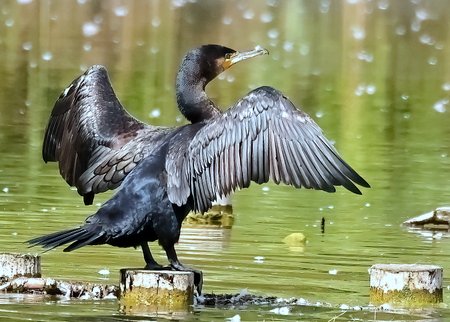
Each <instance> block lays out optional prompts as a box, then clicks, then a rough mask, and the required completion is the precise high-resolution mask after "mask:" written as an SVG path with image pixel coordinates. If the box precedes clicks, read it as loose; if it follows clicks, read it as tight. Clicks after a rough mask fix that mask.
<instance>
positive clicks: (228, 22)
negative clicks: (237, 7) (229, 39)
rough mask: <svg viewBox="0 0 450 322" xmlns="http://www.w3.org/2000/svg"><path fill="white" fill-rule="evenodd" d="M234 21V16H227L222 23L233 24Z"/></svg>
mask: <svg viewBox="0 0 450 322" xmlns="http://www.w3.org/2000/svg"><path fill="white" fill-rule="evenodd" d="M232 22H233V18H231V17H228V16H225V17H223V18H222V23H223V24H224V25H231V23H232Z"/></svg>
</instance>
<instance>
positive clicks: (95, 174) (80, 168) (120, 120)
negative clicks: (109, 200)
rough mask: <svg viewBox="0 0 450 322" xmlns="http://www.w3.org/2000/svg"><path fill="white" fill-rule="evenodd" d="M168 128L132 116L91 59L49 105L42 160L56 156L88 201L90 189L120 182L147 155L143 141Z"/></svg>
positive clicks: (68, 178) (68, 179) (100, 189)
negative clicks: (49, 110) (85, 68)
mask: <svg viewBox="0 0 450 322" xmlns="http://www.w3.org/2000/svg"><path fill="white" fill-rule="evenodd" d="M165 133H167V130H164V128H163V129H161V128H159V127H154V126H150V125H147V124H145V123H142V122H140V121H138V120H136V119H135V118H134V117H132V116H131V115H130V114H128V112H126V111H125V109H124V108H123V107H122V105H121V104H120V102H119V100H118V99H117V97H116V95H115V93H114V91H113V89H112V86H111V83H110V81H109V77H108V74H107V71H106V69H105V68H104V67H103V66H100V65H95V66H92V67H90V68H89V69H88V70H87V71H86V72H85V73H84V74H83V75H81V76H80V77H78V78H77V79H75V80H74V81H73V82H72V83H71V84H70V85H69V86H68V87H67V88H66V89H65V90H64V91H63V93H62V94H61V95H60V97H59V98H58V100H57V101H56V103H55V106H54V107H53V110H52V113H51V115H50V120H49V123H48V126H47V129H46V131H45V137H44V144H43V149H42V155H43V158H44V161H45V162H48V161H58V162H59V169H60V173H61V176H62V177H63V178H64V179H65V180H66V182H67V183H68V184H69V185H71V186H75V187H77V189H78V192H79V193H80V194H81V195H83V196H84V197H85V203H86V204H90V203H92V200H93V197H94V194H96V193H99V192H104V191H106V190H109V189H114V188H116V187H118V186H119V185H120V184H121V182H122V180H123V179H124V178H125V176H126V175H127V174H128V173H129V172H130V171H131V170H132V169H133V168H134V167H135V166H136V164H137V163H139V161H140V160H142V159H143V158H144V157H145V156H147V155H149V154H150V153H151V151H152V150H153V148H154V146H152V145H148V144H145V143H146V141H147V140H149V139H150V138H151V137H152V136H153V137H158V136H159V135H164V134H165Z"/></svg>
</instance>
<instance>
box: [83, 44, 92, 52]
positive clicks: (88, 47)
mask: <svg viewBox="0 0 450 322" xmlns="http://www.w3.org/2000/svg"><path fill="white" fill-rule="evenodd" d="M91 49H92V45H91V44H90V43H88V42H87V43H85V44H84V45H83V50H84V51H91Z"/></svg>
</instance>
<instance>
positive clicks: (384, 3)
mask: <svg viewBox="0 0 450 322" xmlns="http://www.w3.org/2000/svg"><path fill="white" fill-rule="evenodd" d="M388 8H389V2H388V0H381V1H379V2H378V9H380V10H386V9H388Z"/></svg>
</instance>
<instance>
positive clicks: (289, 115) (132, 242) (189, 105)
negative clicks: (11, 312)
mask: <svg viewBox="0 0 450 322" xmlns="http://www.w3.org/2000/svg"><path fill="white" fill-rule="evenodd" d="M263 54H268V52H267V50H265V49H262V48H255V49H254V50H251V51H246V52H237V51H235V50H233V49H230V48H227V47H223V46H219V45H205V46H202V47H200V48H197V49H194V50H191V51H190V52H188V53H187V55H186V56H185V57H184V59H183V61H182V63H181V67H180V69H179V71H178V74H177V77H176V95H177V103H178V108H179V109H180V111H181V112H182V113H183V115H184V116H185V117H186V118H187V119H188V120H189V121H190V124H188V125H184V126H180V127H174V128H167V127H156V126H152V125H148V124H144V123H142V122H140V121H138V120H136V119H135V118H134V117H132V116H131V115H130V114H128V113H127V112H126V111H125V109H124V108H123V107H122V105H121V104H120V102H119V100H118V99H117V97H116V95H115V94H114V91H113V89H112V87H111V83H110V81H109V78H108V74H107V71H106V69H105V68H104V67H102V66H99V65H96V66H92V67H90V68H89V69H88V70H87V71H86V72H85V73H84V74H83V75H81V76H80V77H78V78H77V79H76V80H74V81H73V82H72V84H70V85H69V87H67V88H66V89H65V90H64V92H63V93H62V94H61V96H60V97H59V98H58V100H57V101H56V103H55V106H54V108H53V111H52V113H51V116H50V120H49V123H48V126H47V129H46V133H45V138H44V145H43V158H44V161H45V162H48V161H57V162H59V169H60V173H61V175H62V177H63V178H64V179H65V180H66V181H67V183H68V184H69V185H71V186H75V187H77V189H78V192H79V194H80V195H82V196H83V198H84V203H85V204H91V203H92V202H93V199H94V195H95V194H96V193H99V192H103V191H106V190H108V189H114V188H116V187H118V186H121V187H120V189H119V190H118V191H117V193H116V194H115V195H114V196H113V197H112V198H111V199H110V200H108V201H107V202H105V203H104V204H103V205H102V206H101V208H100V209H99V210H98V211H97V212H96V213H95V214H93V215H91V216H89V217H88V218H87V219H86V221H85V223H84V224H83V225H82V226H80V227H78V228H74V229H70V230H66V231H62V232H56V233H53V234H49V235H46V236H42V237H38V238H34V239H32V240H30V241H29V243H30V244H31V245H41V246H43V247H44V248H47V249H52V248H54V247H58V246H61V245H63V244H66V243H70V245H69V246H68V247H66V248H65V249H64V251H72V250H75V249H77V248H80V247H82V246H86V245H98V244H110V245H113V246H118V247H136V246H141V247H142V250H143V253H144V259H145V263H146V268H147V269H160V268H162V266H161V265H159V264H158V263H157V262H156V261H155V260H154V259H153V257H152V254H151V252H150V249H149V246H148V244H147V243H148V242H151V241H155V240H158V241H159V244H160V245H161V246H162V247H163V249H164V250H165V252H166V254H167V258H168V260H169V263H170V268H171V269H175V270H191V269H190V268H187V267H185V266H184V265H183V264H181V263H180V261H179V260H178V257H177V254H176V252H175V248H174V245H175V243H176V242H178V239H179V236H180V228H181V223H182V221H183V219H184V218H185V217H186V215H187V214H188V212H189V211H196V212H205V211H206V210H208V209H209V208H210V207H211V202H212V201H214V199H216V197H217V196H223V195H227V194H229V193H231V192H232V191H234V190H236V189H240V188H246V187H248V186H249V185H250V182H251V181H254V182H257V183H259V184H261V183H264V182H267V181H269V179H271V180H273V181H274V182H275V183H277V184H279V183H281V182H282V183H284V184H288V185H292V186H294V187H296V188H301V187H304V188H308V189H318V190H324V191H327V192H334V191H335V186H339V185H342V186H344V187H345V188H347V189H348V190H350V191H351V192H353V193H357V194H361V192H360V190H359V189H358V188H357V187H356V186H355V184H354V183H353V182H355V183H357V184H359V185H361V186H364V187H369V184H368V183H367V182H366V181H365V180H364V179H363V178H362V177H361V176H359V175H358V174H357V173H356V172H355V171H354V170H353V169H352V168H351V167H350V166H349V165H348V164H347V163H346V162H345V161H344V160H342V158H341V157H340V156H339V154H338V153H337V152H336V150H335V149H334V148H333V146H332V145H331V144H330V142H329V141H328V140H327V139H326V138H325V137H324V135H323V134H322V131H321V129H320V128H319V126H318V125H317V124H316V123H315V122H314V121H313V120H312V119H311V118H310V117H309V116H308V115H307V114H306V113H304V112H302V111H301V110H299V109H297V108H296V107H295V106H294V105H293V104H292V102H291V101H290V100H289V99H288V98H286V97H285V96H284V95H283V94H282V93H280V92H279V91H278V90H276V89H274V88H272V87H268V86H263V87H259V88H257V89H255V90H253V91H251V92H250V93H248V94H247V95H246V96H244V97H243V98H242V99H240V100H239V101H238V102H237V103H236V104H235V105H234V106H232V107H231V108H230V109H228V110H227V111H226V112H221V111H220V110H219V109H218V108H217V107H216V105H215V104H214V103H213V102H212V101H211V100H210V99H209V98H208V96H207V94H206V92H205V86H206V85H207V84H208V83H209V82H210V81H211V80H213V79H214V78H215V77H216V76H217V75H219V74H220V73H222V72H223V71H224V70H226V69H227V68H229V67H230V66H232V65H234V64H236V63H237V62H239V61H242V60H245V59H248V58H251V57H255V56H259V55H263ZM352 181H353V182H352Z"/></svg>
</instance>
